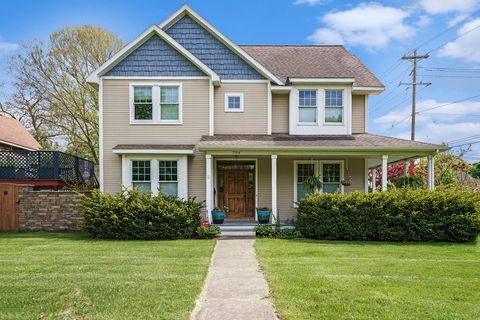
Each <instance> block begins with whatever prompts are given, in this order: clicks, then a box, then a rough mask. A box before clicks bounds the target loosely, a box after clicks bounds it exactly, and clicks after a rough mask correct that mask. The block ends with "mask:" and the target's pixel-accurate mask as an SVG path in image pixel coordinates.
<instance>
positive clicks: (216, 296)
mask: <svg viewBox="0 0 480 320" xmlns="http://www.w3.org/2000/svg"><path fill="white" fill-rule="evenodd" d="M254 241H255V240H254V239H238V240H237V239H235V240H233V239H232V240H218V241H217V246H216V248H215V251H214V253H213V257H212V264H211V265H210V269H209V271H208V275H207V279H206V282H205V286H204V288H203V290H202V293H201V294H200V297H199V298H198V300H197V302H196V306H195V309H194V310H193V312H192V316H191V318H192V319H194V320H207V319H208V320H217V319H218V320H220V319H221V320H243V319H248V320H251V319H258V320H275V319H277V317H276V315H275V309H274V307H273V305H272V303H271V302H270V300H269V299H268V298H267V296H268V293H269V290H268V285H267V282H266V281H265V279H264V277H263V275H262V273H261V272H260V271H259V270H258V264H257V260H256V255H255V250H254V248H253V243H254Z"/></svg>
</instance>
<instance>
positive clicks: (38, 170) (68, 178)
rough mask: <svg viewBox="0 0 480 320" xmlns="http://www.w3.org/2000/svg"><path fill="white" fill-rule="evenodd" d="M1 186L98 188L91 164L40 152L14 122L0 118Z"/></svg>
mask: <svg viewBox="0 0 480 320" xmlns="http://www.w3.org/2000/svg"><path fill="white" fill-rule="evenodd" d="M3 183H8V184H27V185H32V186H34V187H35V188H36V189H52V188H53V189H58V188H62V187H64V186H66V185H71V184H72V185H73V184H74V185H78V184H88V185H89V186H93V187H95V186H96V185H98V183H97V180H96V177H95V166H94V164H93V162H92V161H89V160H86V159H82V158H79V157H76V156H74V155H70V154H66V153H64V152H60V151H47V150H43V149H42V146H41V145H40V144H39V143H38V142H37V141H36V140H35V138H34V137H32V135H31V134H30V133H29V132H28V131H27V129H26V128H25V127H24V126H23V125H22V124H21V123H20V122H19V121H18V120H15V119H12V118H9V117H5V116H0V184H3Z"/></svg>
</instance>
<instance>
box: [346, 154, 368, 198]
mask: <svg viewBox="0 0 480 320" xmlns="http://www.w3.org/2000/svg"><path fill="white" fill-rule="evenodd" d="M364 164H365V159H347V160H346V161H345V173H344V175H345V178H347V177H348V176H352V184H351V185H350V186H348V187H347V186H345V187H344V191H345V193H349V192H353V191H365V180H364V178H365V167H364Z"/></svg>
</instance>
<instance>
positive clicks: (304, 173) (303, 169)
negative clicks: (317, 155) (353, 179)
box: [294, 160, 343, 202]
mask: <svg viewBox="0 0 480 320" xmlns="http://www.w3.org/2000/svg"><path fill="white" fill-rule="evenodd" d="M294 170H295V179H296V180H295V190H294V201H295V202H297V201H300V200H301V199H302V198H303V197H304V196H306V195H308V194H310V193H312V192H315V191H318V192H324V193H337V192H338V193H341V192H343V190H342V185H341V181H342V179H343V178H342V175H343V162H342V161H339V160H337V161H322V160H314V161H312V160H307V161H295V168H294ZM308 177H319V179H321V182H322V187H321V188H320V189H319V190H312V189H309V188H307V187H306V186H305V185H304V181H305V179H306V178H308Z"/></svg>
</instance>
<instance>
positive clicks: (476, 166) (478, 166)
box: [469, 162, 480, 179]
mask: <svg viewBox="0 0 480 320" xmlns="http://www.w3.org/2000/svg"><path fill="white" fill-rule="evenodd" d="M469 172H470V175H471V176H472V177H474V178H476V179H480V162H475V163H473V164H472V167H471V168H470V171H469Z"/></svg>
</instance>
